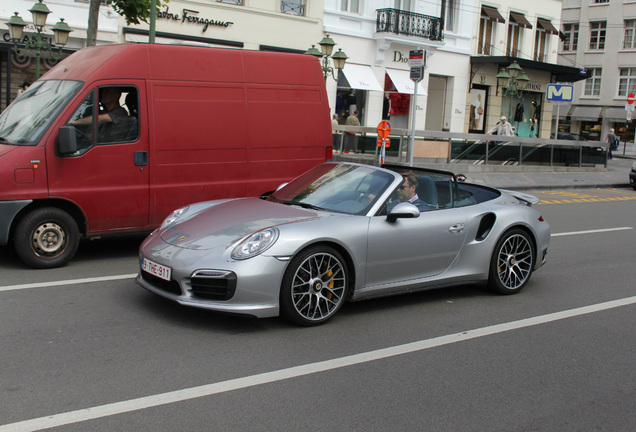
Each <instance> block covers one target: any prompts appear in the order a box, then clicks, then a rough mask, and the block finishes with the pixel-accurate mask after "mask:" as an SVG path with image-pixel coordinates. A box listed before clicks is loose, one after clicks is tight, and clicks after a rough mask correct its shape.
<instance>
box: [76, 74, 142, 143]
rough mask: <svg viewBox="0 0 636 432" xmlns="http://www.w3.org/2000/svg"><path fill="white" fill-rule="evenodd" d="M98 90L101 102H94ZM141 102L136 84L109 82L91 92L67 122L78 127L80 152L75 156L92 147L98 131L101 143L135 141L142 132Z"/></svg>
mask: <svg viewBox="0 0 636 432" xmlns="http://www.w3.org/2000/svg"><path fill="white" fill-rule="evenodd" d="M96 92H99V93H98V94H99V103H95V93H96ZM138 106H139V97H138V93H137V88H136V87H130V86H127V87H113V86H108V87H100V88H99V89H98V90H93V91H92V92H90V93H89V94H88V96H86V97H85V98H84V100H83V101H82V103H81V104H80V105H79V107H78V108H77V110H76V111H75V112H74V113H73V115H72V116H71V118H70V120H69V123H68V124H69V125H71V126H74V127H75V130H76V138H77V152H76V153H75V154H74V155H73V156H79V155H81V154H84V153H86V152H87V151H88V150H89V149H90V148H91V147H93V145H95V142H94V139H95V135H97V144H98V145H99V144H106V143H115V142H131V141H136V140H137V137H138V136H139V127H138V123H139V122H138V116H139V113H138ZM95 119H97V121H95ZM95 130H96V131H97V133H95Z"/></svg>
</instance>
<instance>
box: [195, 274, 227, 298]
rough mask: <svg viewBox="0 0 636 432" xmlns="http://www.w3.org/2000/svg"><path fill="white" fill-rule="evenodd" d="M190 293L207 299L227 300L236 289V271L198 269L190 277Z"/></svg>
mask: <svg viewBox="0 0 636 432" xmlns="http://www.w3.org/2000/svg"><path fill="white" fill-rule="evenodd" d="M190 286H191V289H190V293H191V294H192V296H193V297H199V298H203V299H206V300H218V301H227V300H229V299H231V298H232V297H233V296H234V292H235V291H236V273H233V272H228V271H219V270H197V271H196V272H194V273H193V274H192V276H191V277H190Z"/></svg>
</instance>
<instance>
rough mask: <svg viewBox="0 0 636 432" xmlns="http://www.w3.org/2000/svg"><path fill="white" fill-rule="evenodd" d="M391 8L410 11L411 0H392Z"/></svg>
mask: <svg viewBox="0 0 636 432" xmlns="http://www.w3.org/2000/svg"><path fill="white" fill-rule="evenodd" d="M393 9H398V10H403V11H409V12H411V0H393Z"/></svg>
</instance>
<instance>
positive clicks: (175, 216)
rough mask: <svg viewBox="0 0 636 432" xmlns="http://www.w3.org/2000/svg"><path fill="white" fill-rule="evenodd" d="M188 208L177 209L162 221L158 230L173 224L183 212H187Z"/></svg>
mask: <svg viewBox="0 0 636 432" xmlns="http://www.w3.org/2000/svg"><path fill="white" fill-rule="evenodd" d="M188 208H189V206H185V207H181V208H180V209H177V210H175V211H173V212H172V213H170V215H169V216H168V217H167V218H165V219H164V220H163V222H162V223H161V226H160V227H159V229H164V228H165V227H167V226H170V225H172V224H173V223H175V222H176V221H177V219H179V218H180V217H181V216H182V215H183V214H184V213H185V212H187V211H188Z"/></svg>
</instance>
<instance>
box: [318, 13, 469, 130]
mask: <svg viewBox="0 0 636 432" xmlns="http://www.w3.org/2000/svg"><path fill="white" fill-rule="evenodd" d="M472 7H473V3H472V1H460V0H445V1H443V2H428V1H422V0H368V1H358V0H325V12H324V14H325V16H324V28H325V32H326V33H328V34H329V35H330V36H331V37H332V38H333V40H334V41H335V42H336V43H337V44H338V45H337V46H336V48H341V49H342V50H343V51H344V52H345V53H346V55H347V56H348V57H349V59H348V60H347V63H346V65H345V68H344V69H343V71H342V73H341V74H340V76H339V77H336V78H338V79H337V80H335V79H332V78H328V79H327V92H328V94H329V97H330V106H331V108H332V112H333V113H336V114H337V115H338V116H339V120H340V123H344V119H345V118H346V117H348V116H349V115H350V114H351V113H352V112H354V111H356V110H357V111H358V112H359V119H360V122H361V124H362V125H363V126H371V127H374V126H376V125H377V124H378V123H379V122H380V121H382V120H389V121H390V123H391V127H392V128H410V126H411V124H412V117H411V116H412V115H413V112H415V127H416V129H418V130H422V129H427V130H435V131H453V132H461V131H462V128H463V124H464V101H465V99H466V94H467V83H468V71H469V58H470V41H471V37H472V34H471V31H472V20H471V14H470V13H467V12H466V11H467V10H470V9H471V8H472ZM418 49H420V50H423V51H426V68H425V71H424V77H423V79H422V81H421V82H420V83H419V85H418V87H417V97H416V99H417V103H416V104H415V106H413V103H412V102H413V99H414V98H415V94H414V92H415V86H414V82H413V81H412V80H411V79H410V68H409V63H408V61H409V53H410V51H411V50H418Z"/></svg>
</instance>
